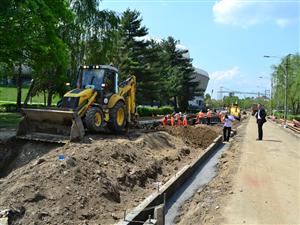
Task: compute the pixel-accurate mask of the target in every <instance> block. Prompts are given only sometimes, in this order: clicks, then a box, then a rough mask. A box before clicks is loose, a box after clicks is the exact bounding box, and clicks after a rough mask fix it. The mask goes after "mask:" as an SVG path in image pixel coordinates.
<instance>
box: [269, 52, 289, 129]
mask: <svg viewBox="0 0 300 225" xmlns="http://www.w3.org/2000/svg"><path fill="white" fill-rule="evenodd" d="M291 55H292V54H288V55H287V56H286V57H285V67H283V66H282V65H281V64H279V66H281V68H283V71H284V127H285V128H286V127H287V123H286V120H287V88H288V60H289V58H290V56H291ZM264 57H265V58H280V57H278V56H270V55H264Z"/></svg>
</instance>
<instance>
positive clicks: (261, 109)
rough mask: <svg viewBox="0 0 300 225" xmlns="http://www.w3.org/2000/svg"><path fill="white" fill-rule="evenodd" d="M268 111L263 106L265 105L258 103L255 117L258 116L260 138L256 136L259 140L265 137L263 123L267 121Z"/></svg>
mask: <svg viewBox="0 0 300 225" xmlns="http://www.w3.org/2000/svg"><path fill="white" fill-rule="evenodd" d="M266 115H267V114H266V111H265V109H264V107H263V105H261V104H258V105H257V112H256V113H255V117H256V123H257V127H258V138H256V140H257V141H261V140H262V139H263V128H262V127H263V125H264V123H265V122H267V120H266Z"/></svg>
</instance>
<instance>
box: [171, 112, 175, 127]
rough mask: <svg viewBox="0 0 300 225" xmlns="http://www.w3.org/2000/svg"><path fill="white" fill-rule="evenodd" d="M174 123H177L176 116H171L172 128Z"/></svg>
mask: <svg viewBox="0 0 300 225" xmlns="http://www.w3.org/2000/svg"><path fill="white" fill-rule="evenodd" d="M174 122H175V119H174V116H172V115H171V126H172V127H173V126H174Z"/></svg>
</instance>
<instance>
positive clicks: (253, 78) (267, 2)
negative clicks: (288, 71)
mask: <svg viewBox="0 0 300 225" xmlns="http://www.w3.org/2000/svg"><path fill="white" fill-rule="evenodd" d="M100 8H101V9H109V10H114V11H116V12H118V13H122V12H123V11H125V10H126V9H127V8H130V9H136V10H138V11H139V12H140V13H141V17H142V18H143V25H144V26H146V27H147V28H148V31H149V36H150V37H151V38H155V39H163V38H167V37H168V36H172V37H174V38H175V39H176V40H179V41H180V44H181V45H183V46H185V47H186V48H187V49H188V50H189V54H190V57H191V58H192V59H193V65H194V66H195V67H197V68H201V69H203V70H205V71H207V72H208V73H209V76H210V80H209V84H208V87H207V90H206V92H207V93H209V94H212V96H213V98H220V97H222V95H221V94H220V93H218V91H220V88H221V87H223V88H222V89H223V90H233V91H244V92H261V93H264V92H265V90H270V89H271V73H272V69H271V66H272V65H273V64H278V63H279V62H280V58H282V57H284V56H286V55H287V54H290V53H291V54H295V53H299V52H300V51H299V42H300V0H243V1H242V0H215V1H212V0H103V1H102V2H101V3H100ZM264 55H271V56H276V57H277V58H276V57H274V58H264V57H263V56H264ZM223 96H224V95H223ZM247 96H249V95H242V96H241V97H247Z"/></svg>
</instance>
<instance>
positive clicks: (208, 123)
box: [206, 117, 210, 125]
mask: <svg viewBox="0 0 300 225" xmlns="http://www.w3.org/2000/svg"><path fill="white" fill-rule="evenodd" d="M206 120H207V125H210V117H207V118H206Z"/></svg>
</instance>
